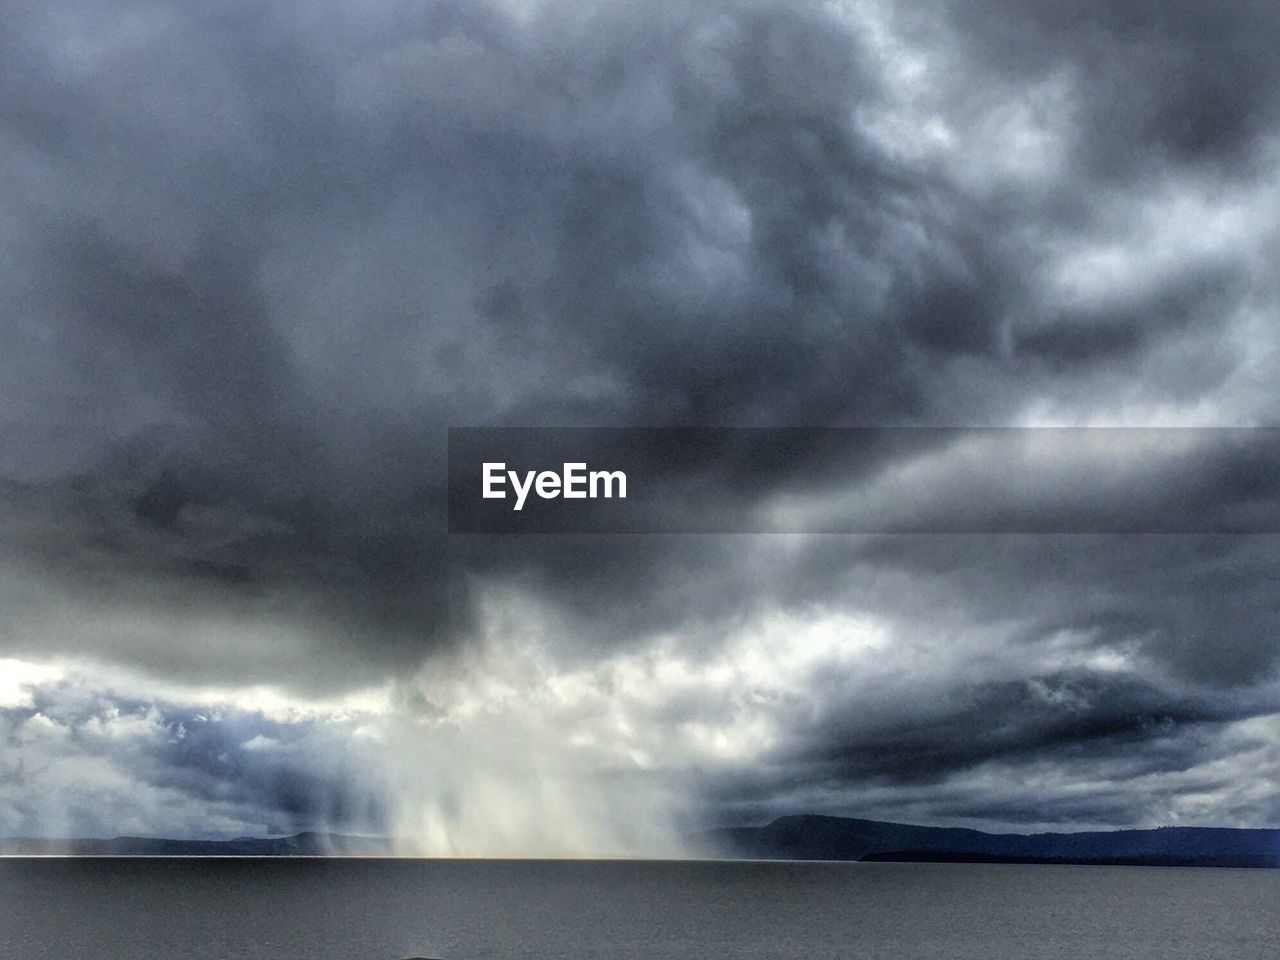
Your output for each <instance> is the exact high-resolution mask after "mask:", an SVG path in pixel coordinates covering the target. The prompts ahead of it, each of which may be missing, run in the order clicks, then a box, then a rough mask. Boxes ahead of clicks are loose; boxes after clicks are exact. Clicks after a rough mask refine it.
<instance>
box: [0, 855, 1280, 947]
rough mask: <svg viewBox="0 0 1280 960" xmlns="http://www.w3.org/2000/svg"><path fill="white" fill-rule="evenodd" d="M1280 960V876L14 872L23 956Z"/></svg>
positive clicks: (440, 864)
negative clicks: (1142, 959) (1216, 959)
mask: <svg viewBox="0 0 1280 960" xmlns="http://www.w3.org/2000/svg"><path fill="white" fill-rule="evenodd" d="M408 956H427V957H443V958H445V960H480V958H494V960H501V958H509V957H510V958H517V957H528V958H547V960H550V958H588V957H618V958H640V957H643V958H646V960H667V958H671V960H675V958H680V960H690V958H699V960H705V958H719V957H733V958H802V960H824V958H837V957H838V958H842V960H843V958H851V960H854V958H863V957H865V958H893V960H897V958H916V957H941V958H947V960H965V958H971V957H972V958H983V960H1003V958H1017V960H1030V958H1039V957H1063V958H1072V960H1076V958H1087V960H1106V958H1148V957H1149V958H1159V960H1177V958H1187V960H1213V958H1222V960H1262V958H1266V960H1274V958H1276V957H1280V871H1267V870H1180V869H1162V868H1131V867H1039V866H1035V867H1028V866H1007V865H989V866H987V865H982V866H970V865H962V864H937V865H934V864H888V863H884V864H852V863H850V864H828V863H809V864H801V863H662V862H639V863H637V862H602V863H575V862H504V861H487V862H486V861H470V862H459V861H434V862H431V861H427V862H423V861H380V860H358V861H356V860H346V861H334V860H330V861H314V860H312V861H308V860H80V861H78V860H0V957H5V958H9V957H12V958H22V960H78V958H86V960H87V958H93V960H148V958H157V960H160V958H163V960H179V958H181V960H206V958H207V960H234V958H245V960H265V958H317V960H397V958H400V957H408Z"/></svg>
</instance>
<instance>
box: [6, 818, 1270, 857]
mask: <svg viewBox="0 0 1280 960" xmlns="http://www.w3.org/2000/svg"><path fill="white" fill-rule="evenodd" d="M688 839H689V840H690V847H691V849H693V850H696V851H701V852H705V853H706V854H707V855H706V856H697V855H693V856H690V857H688V858H684V859H689V860H703V861H712V860H756V861H765V860H776V861H845V862H849V861H857V862H864V863H887V862H892V863H1005V864H1043V865H1057V866H1068V865H1071V866H1159V867H1217V868H1248V869H1256V868H1276V867H1280V830H1276V829H1243V828H1233V827H1159V828H1155V829H1147V830H1109V831H1081V832H1074V833H1038V834H1019V833H1004V834H1000V833H986V832H984V831H980V830H971V829H967V828H957V827H929V826H919V825H914V824H903V823H892V822H885V821H878V820H862V819H854V818H846V817H825V816H812V815H799V816H788V817H780V818H778V819H777V820H774V821H772V822H771V823H768V824H766V825H764V826H758V827H728V828H722V829H719V830H710V831H706V832H704V833H701V834H698V835H696V836H692V837H690V838H688ZM396 847H397V841H396V840H395V839H393V838H387V837H362V836H352V835H348V834H337V833H316V832H307V833H299V834H295V835H293V836H288V837H238V838H235V839H232V840H175V839H167V838H159V837H113V838H110V839H105V838H83V839H48V838H35V837H18V838H10V839H0V857H5V858H51V859H52V858H71V859H80V858H85V859H89V858H128V859H155V858H167V859H295V860H306V859H317V858H319V859H357V860H421V859H432V860H459V861H465V860H512V861H518V860H566V861H573V860H582V861H598V860H600V861H603V860H635V861H637V862H640V861H663V860H677V859H682V858H673V857H654V858H644V857H609V856H602V857H418V856H411V855H410V856H406V855H400V854H397V853H396V852H395V849H396Z"/></svg>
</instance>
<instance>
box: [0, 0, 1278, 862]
mask: <svg viewBox="0 0 1280 960" xmlns="http://www.w3.org/2000/svg"><path fill="white" fill-rule="evenodd" d="M5 21H6V24H5V29H4V30H3V31H0V264H3V269H2V270H0V336H2V338H3V339H2V341H0V342H3V344H4V349H3V350H0V516H2V517H3V521H2V522H0V835H8V836H114V835H117V834H130V835H152V836H176V837H232V836H240V835H267V834H272V835H275V834H285V833H294V832H297V831H300V830H306V829H323V830H336V831H341V832H349V833H371V834H380V835H394V836H397V837H400V838H403V842H404V843H405V844H406V849H409V850H413V851H416V852H422V853H432V854H454V855H498V854H508V855H561V854H572V855H584V854H599V853H646V854H647V853H662V852H673V851H675V852H681V851H687V849H688V845H687V843H686V842H685V841H684V840H683V839H682V838H683V837H684V836H685V835H686V834H688V833H689V832H691V831H695V830H697V829H701V828H703V827H709V826H717V825H725V824H749V823H761V822H765V821H767V820H769V819H771V818H772V817H774V816H778V815H781V814H788V813H800V812H810V813H826V814H837V815H852V816H864V817H872V818H877V819H892V820H901V821H906V822H914V823H929V824H945V825H964V826H973V827H979V828H987V829H1010V830H1033V829H1049V828H1061V829H1071V828H1085V827H1089V828H1106V827H1121V826H1125V827H1128V826H1158V825H1161V824H1206V825H1222V826H1271V827H1276V826H1280V790H1278V789H1277V785H1278V783H1280V670H1278V665H1280V606H1278V605H1277V602H1276V591H1275V584H1276V582H1277V579H1278V574H1280V536H1278V535H1277V533H1276V531H1277V530H1280V526H1277V525H1276V524H1275V523H1274V519H1273V520H1272V522H1271V523H1270V524H1267V523H1261V524H1258V525H1257V531H1258V532H1253V531H1250V532H1236V533H1215V532H1204V530H1205V529H1206V528H1204V527H1203V525H1201V524H1199V523H1197V522H1195V519H1194V518H1196V517H1200V516H1203V515H1204V514H1203V511H1205V510H1206V509H1208V507H1207V506H1206V504H1209V503H1226V504H1227V505H1228V506H1229V507H1230V508H1231V509H1234V510H1236V511H1237V513H1236V514H1233V515H1235V516H1237V517H1241V516H1242V517H1244V518H1245V520H1244V521H1242V522H1241V523H1240V524H1237V525H1236V526H1235V527H1233V528H1232V529H1236V530H1242V529H1243V530H1246V531H1249V530H1250V526H1249V524H1250V521H1249V518H1250V517H1256V516H1262V515H1264V514H1266V510H1268V509H1273V506H1274V495H1273V493H1272V491H1273V490H1274V489H1275V487H1274V481H1275V464H1276V459H1275V457H1274V455H1273V454H1272V455H1270V459H1268V456H1267V455H1266V454H1265V451H1264V453H1263V454H1259V453H1258V452H1257V450H1255V449H1254V448H1253V447H1252V446H1251V445H1250V443H1249V442H1248V440H1247V439H1246V440H1245V441H1242V443H1241V444H1236V445H1233V444H1225V445H1224V444H1223V442H1222V439H1221V432H1220V431H1214V430H1209V429H1204V430H1201V429H1187V430H1179V431H1173V432H1171V433H1160V432H1159V431H1158V430H1155V429H1152V430H1150V431H1147V430H1138V431H1136V434H1137V435H1138V436H1139V438H1140V439H1139V440H1137V441H1135V442H1134V444H1133V446H1132V448H1128V447H1126V448H1125V449H1124V450H1122V451H1119V452H1118V453H1117V452H1116V451H1115V450H1111V451H1110V452H1109V453H1108V452H1107V451H1102V452H1099V451H1094V452H1093V458H1092V459H1091V458H1090V457H1088V456H1084V455H1082V454H1079V453H1078V452H1071V453H1069V454H1068V453H1062V452H1061V451H1059V450H1058V449H1057V448H1055V447H1053V446H1052V440H1049V441H1046V440H1043V439H1041V440H1037V439H1036V438H1037V437H1041V438H1043V437H1045V436H1048V437H1050V438H1052V436H1053V433H1052V432H1049V431H1037V430H1034V429H1028V430H1026V431H1022V432H1019V433H1018V434H1016V437H1018V438H1019V440H1018V442H1019V443H1025V444H1026V447H1025V448H1024V449H1023V448H1020V452H1017V455H1016V457H1015V460H1016V463H1013V465H1012V466H1011V464H1010V462H1009V461H1007V460H1006V459H1005V456H1006V455H1004V454H1002V455H1001V456H998V457H993V456H991V455H989V453H990V452H989V451H987V452H986V453H984V451H983V450H982V449H981V448H977V449H975V448H966V447H964V446H963V445H954V444H949V443H944V442H941V441H939V442H937V443H932V444H927V445H925V447H924V449H919V448H914V447H913V448H910V449H901V450H900V449H896V448H894V449H891V450H888V451H887V452H885V453H884V455H883V457H882V458H881V460H880V461H878V462H877V464H876V469H875V470H873V471H869V472H865V473H858V474H851V475H847V476H846V474H845V473H844V472H842V467H841V464H840V463H839V462H833V463H830V464H825V465H824V464H823V463H821V462H818V463H814V462H809V463H805V464H797V465H794V466H792V467H788V466H787V464H786V463H773V464H770V465H769V469H767V470H763V471H761V472H760V473H758V474H756V475H752V476H750V477H747V478H746V479H745V480H744V478H743V477H742V476H741V475H740V474H731V473H730V472H729V468H728V466H726V465H725V464H723V463H721V462H720V461H718V460H716V459H715V458H714V457H712V458H708V459H707V460H706V462H705V463H702V464H701V468H702V469H704V470H705V471H706V472H707V475H708V476H709V477H711V478H712V479H713V480H718V481H719V482H720V484H721V485H722V486H724V487H725V488H732V489H734V490H735V491H736V495H737V496H739V497H741V498H743V499H744V500H745V501H746V502H747V504H748V505H751V506H757V507H762V508H763V507H767V506H768V505H769V504H776V503H777V502H778V498H779V497H781V496H784V495H785V496H791V495H793V494H794V493H795V492H796V490H797V489H799V490H801V491H802V492H805V493H806V494H807V499H806V498H801V500H800V501H799V502H800V505H801V507H802V508H804V509H809V510H836V511H839V510H841V509H845V507H846V506H847V505H848V504H850V503H855V504H860V505H861V509H864V510H865V509H868V505H870V509H872V510H873V511H876V510H881V509H884V510H893V509H895V508H896V507H897V506H898V505H899V504H900V503H901V502H902V498H903V497H904V496H905V495H906V494H905V493H904V492H903V491H906V490H909V491H912V495H913V496H915V495H919V496H922V497H928V498H929V499H930V502H934V501H936V502H941V503H944V504H946V505H947V506H946V509H947V510H948V511H952V512H953V514H954V515H965V516H967V515H970V514H968V513H965V511H972V510H974V509H978V508H980V507H981V506H982V505H983V504H986V503H988V501H989V498H990V497H991V496H992V491H993V490H1000V491H1003V492H1004V495H1006V496H1007V497H1008V498H1011V500H1010V502H1011V503H1012V505H1013V506H1019V505H1020V506H1021V508H1022V509H1023V515H1024V516H1025V515H1028V514H1027V511H1028V510H1029V511H1031V515H1034V513H1035V511H1037V510H1045V509H1053V508H1054V507H1055V505H1060V504H1063V503H1068V504H1074V505H1075V507H1081V508H1082V509H1085V510H1086V512H1088V511H1093V510H1097V511H1098V512H1099V513H1100V515H1105V516H1110V517H1113V518H1114V517H1121V518H1123V517H1125V516H1130V515H1134V513H1135V512H1136V513H1138V514H1140V513H1141V510H1142V508H1143V504H1144V503H1146V502H1147V501H1148V498H1150V497H1153V496H1156V495H1157V493H1159V492H1160V491H1168V490H1173V491H1175V493H1176V492H1177V491H1178V490H1182V489H1183V487H1184V486H1186V485H1188V484H1189V485H1190V487H1189V488H1190V489H1194V491H1196V496H1194V497H1190V498H1189V499H1187V500H1186V502H1185V510H1186V512H1187V513H1188V515H1189V516H1191V517H1192V520H1191V522H1189V523H1188V525H1187V527H1186V529H1189V530H1196V531H1199V532H1175V533H1170V532H1167V530H1166V531H1164V532H1158V533H1152V532H1143V530H1142V528H1141V524H1136V525H1135V526H1136V527H1137V529H1130V530H1119V529H1111V528H1105V529H1101V530H1099V529H1094V528H1089V532H1079V530H1078V529H1077V528H1075V527H1073V526H1072V524H1071V523H1070V522H1064V523H1063V524H1062V525H1061V529H1057V530H1055V531H1053V532H1047V533H1046V532H1039V533H1010V532H1007V531H1006V532H999V531H997V530H994V529H993V530H989V531H984V530H982V529H973V530H967V531H960V532H949V533H932V534H931V533H912V534H902V535H894V534H887V533H866V534H844V535H823V534H816V533H799V532H792V533H775V534H737V535H732V534H726V535H718V534H717V535H713V534H696V535H694V534H689V535H631V536H621V535H617V536H606V535H597V536H591V535H587V536H549V537H533V536H506V537H501V536H493V537H483V536H469V537H463V536H458V535H453V536H450V535H449V534H448V531H447V527H446V521H445V504H446V490H445V479H446V478H445V455H446V435H447V434H446V431H447V428H448V427H457V426H472V427H474V426H543V427H566V426H612V427H618V426H640V427H669V426H697V427H761V426H764V427H769V426H805V427H849V426H888V427H921V426H930V427H933V426H954V427H972V426H1000V427H1025V428H1042V427H1062V426H1073V427H1106V426H1125V427H1133V428H1162V429H1163V428H1170V427H1180V428H1210V427H1235V428H1255V427H1269V426H1275V425H1277V424H1278V423H1280V324H1278V323H1277V321H1278V320H1280V279H1278V278H1277V274H1276V271H1275V270H1274V269H1273V268H1271V265H1273V264H1275V263H1276V262H1280V136H1277V134H1278V133H1280V59H1277V58H1276V56H1275V50H1276V49H1277V47H1278V46H1280V6H1276V5H1274V4H1265V3H1258V2H1250V0H1221V2H1218V3H1214V4H1206V3H1202V2H1195V0H1159V2H1157V0H1029V2H1018V3H1012V2H1007V0H1005V2H998V0H969V2H965V3H958V2H950V0H920V2H917V3H913V4H900V3H899V4H894V3H890V2H888V0H845V2H836V3H816V2H812V3H811V2H808V0H801V2H789V0H788V2H783V0H756V2H737V0H725V2H721V0H703V2H698V3H693V4H690V3H686V2H673V0H656V2H652V3H646V4H635V3H626V2H613V0H590V2H569V0H545V2H544V0H466V2H461V0H455V2H434V3H427V2H396V0H315V2H312V3H308V4H296V3H284V2H280V0H253V2H249V0H219V2H217V3H197V2H192V0H187V2H174V0H139V2H126V0H105V2H104V0H40V2H35V0H10V2H9V3H7V4H6V13H5ZM1254 433H1256V434H1257V435H1258V436H1264V435H1265V432H1264V431H1246V432H1244V433H1243V435H1244V436H1245V437H1246V438H1247V437H1249V436H1253V435H1254ZM1148 434H1149V435H1150V439H1147V440H1143V439H1141V438H1142V437H1145V436H1147V435H1148ZM1170 436H1174V437H1176V438H1177V443H1176V444H1175V445H1174V447H1175V448H1170V445H1169V442H1167V438H1168V437H1170ZM1037 443H1038V444H1039V446H1037ZM1046 443H1049V446H1048V447H1047V448H1046V447H1045V444H1046ZM1271 443H1274V441H1271ZM1104 454H1105V455H1104ZM1082 456H1083V457H1084V458H1083V459H1082ZM1268 465H1269V467H1268ZM807 471H809V472H807ZM1011 471H1013V472H1014V473H1016V475H1017V477H1018V483H1016V484H1013V485H1012V488H1011V489H1012V492H1009V491H1008V490H1006V489H1005V487H1004V486H1002V485H1001V484H1002V481H1003V480H1004V479H1006V478H1007V477H1008V476H1009V475H1010V472H1011ZM815 477H816V478H820V480H821V482H820V483H819V482H817V480H815V479H814V478H815ZM1099 477H1101V479H1102V482H1098V481H1099ZM957 478H959V479H957ZM1180 484H1181V485H1183V486H1179V485H1180ZM712 486H713V487H714V486H715V483H713V484H712ZM1085 488H1087V489H1088V491H1089V493H1088V497H1087V501H1082V497H1081V495H1080V492H1079V491H1080V490H1081V489H1085ZM674 490H675V488H674V487H673V491H674ZM674 495H675V494H674V492H673V496H674ZM1180 495H1181V494H1179V496H1180ZM788 502H791V503H793V504H794V502H795V501H788ZM1002 502H1004V501H1002ZM1180 502H1182V501H1175V505H1176V503H1180ZM1082 504H1083V506H1082ZM686 507H687V508H688V509H689V510H692V511H698V510H711V509H714V508H715V502H714V500H713V499H704V500H701V501H700V500H697V499H694V500H692V501H690V502H688V503H687V504H686ZM1239 511H1243V513H1240V512H1239ZM1250 511H1253V512H1250ZM1258 511H1262V513H1261V514H1260V513H1258ZM1266 515H1268V516H1271V517H1273V518H1274V514H1266ZM1086 526H1087V525H1086ZM1104 527H1106V525H1104ZM1080 529H1084V528H1083V527H1082V528H1080ZM1267 530H1269V531H1270V532H1266V531H1267Z"/></svg>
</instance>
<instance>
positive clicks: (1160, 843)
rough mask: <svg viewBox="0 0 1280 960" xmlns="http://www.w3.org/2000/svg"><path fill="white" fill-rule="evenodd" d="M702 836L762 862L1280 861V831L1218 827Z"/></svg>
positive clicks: (785, 821)
mask: <svg viewBox="0 0 1280 960" xmlns="http://www.w3.org/2000/svg"><path fill="white" fill-rule="evenodd" d="M705 840H706V841H707V842H709V844H710V845H711V846H712V847H713V848H714V849H716V850H717V851H719V852H721V853H723V855H725V856H727V857H731V858H751V859H760V860H898V861H967V862H1004V863H1094V864H1144V865H1145V864H1150V865H1168V866H1228V867H1277V866H1280V830H1237V829H1229V828H1217V827H1160V828H1158V829H1155V830H1108V831H1095V832H1087V833H1036V834H1018V833H983V832H982V831H980V830H969V829H963V828H955V827H922V826H914V825H912V824H905V823H885V822H882V821H878V820H858V819H853V818H846V817H820V816H791V817H780V818H779V819H777V820H774V821H773V822H772V823H770V824H768V825H766V826H763V827H733V828H728V829H724V830H716V831H711V832H710V833H708V834H706V835H705Z"/></svg>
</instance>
